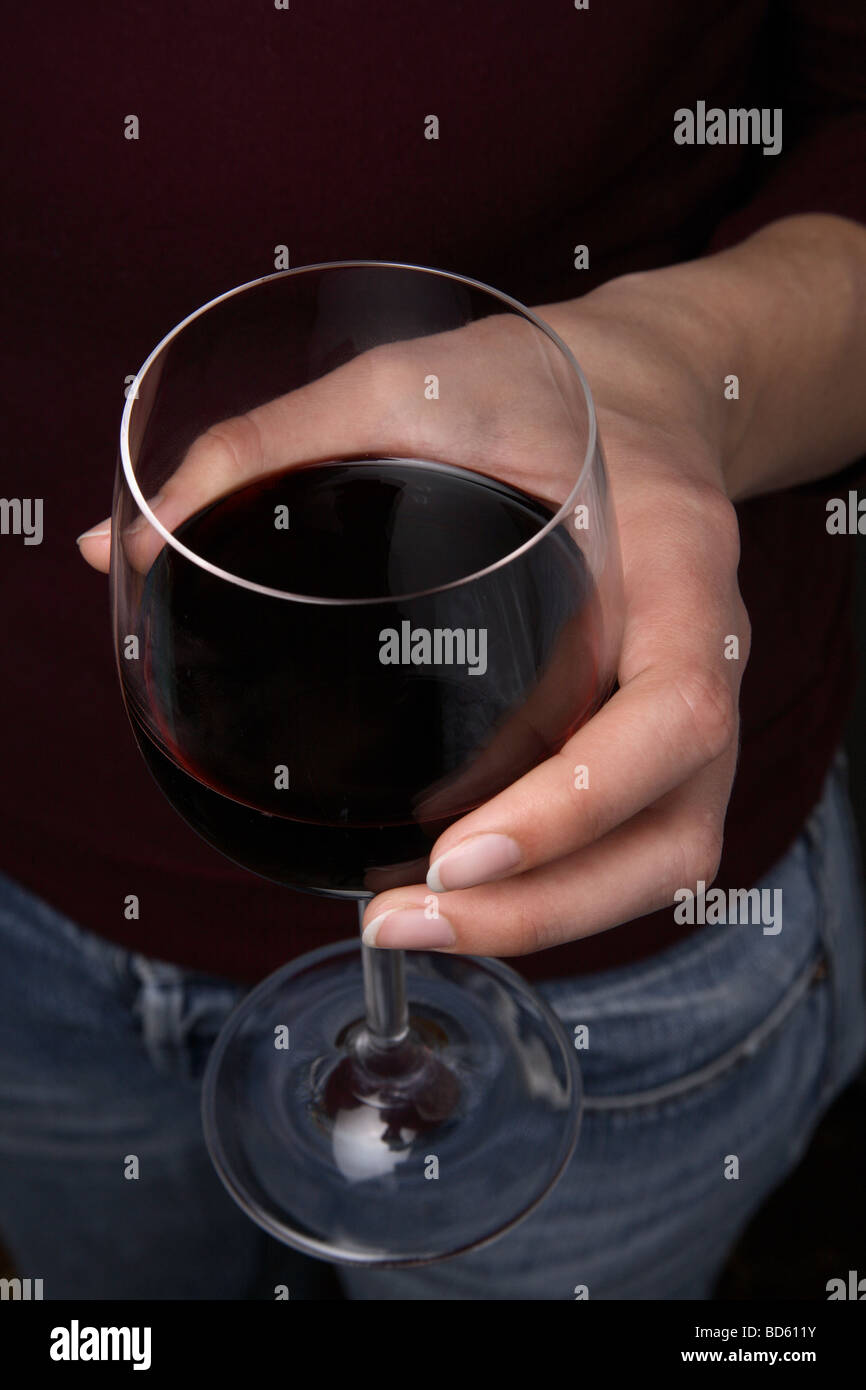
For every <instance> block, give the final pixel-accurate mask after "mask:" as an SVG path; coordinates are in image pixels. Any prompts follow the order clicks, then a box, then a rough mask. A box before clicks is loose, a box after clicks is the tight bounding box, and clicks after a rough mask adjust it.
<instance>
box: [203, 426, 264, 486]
mask: <svg viewBox="0 0 866 1390" xmlns="http://www.w3.org/2000/svg"><path fill="white" fill-rule="evenodd" d="M201 443H202V446H203V447H204V448H206V449H207V450H208V451H209V454H210V455H211V456H212V457H213V459H214V462H215V463H216V462H217V461H218V462H219V466H220V471H221V472H223V473H225V474H226V475H228V476H231V477H237V478H240V479H243V478H247V477H249V476H250V474H251V473H253V472H254V471H255V469H256V468H257V467H258V465H259V463H260V461H261V440H260V438H259V433H258V430H257V428H256V426H255V424H254V423H253V421H252V420H251V419H250V417H249V416H248V415H237V416H235V417H234V418H233V419H231V420H222V421H221V422H220V423H219V424H218V425H211V427H210V429H208V430H206V431H205V433H204V435H203V436H202V439H201Z"/></svg>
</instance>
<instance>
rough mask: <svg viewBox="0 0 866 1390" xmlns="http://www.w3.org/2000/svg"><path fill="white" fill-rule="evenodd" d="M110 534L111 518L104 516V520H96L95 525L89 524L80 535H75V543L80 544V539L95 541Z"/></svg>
mask: <svg viewBox="0 0 866 1390" xmlns="http://www.w3.org/2000/svg"><path fill="white" fill-rule="evenodd" d="M110 535H111V520H110V518H109V517H106V518H105V520H104V521H98V522H97V523H96V525H95V526H91V528H90V530H89V531H82V532H81V535H80V536H76V537H75V544H76V545H80V544H81V542H82V541H95V540H97V539H100V540H102V539H104V538H105V537H106V536H110Z"/></svg>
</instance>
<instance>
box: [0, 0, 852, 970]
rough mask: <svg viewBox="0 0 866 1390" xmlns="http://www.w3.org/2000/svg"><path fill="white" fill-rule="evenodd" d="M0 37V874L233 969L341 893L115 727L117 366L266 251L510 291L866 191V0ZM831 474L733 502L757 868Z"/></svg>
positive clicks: (328, 935) (815, 579) (824, 642)
mask: <svg viewBox="0 0 866 1390" xmlns="http://www.w3.org/2000/svg"><path fill="white" fill-rule="evenodd" d="M771 14H772V23H771V22H770V15H771ZM13 29H14V31H15V32H13V33H12V35H11V37H10V40H9V50H10V57H11V59H12V63H11V64H10V67H11V72H10V76H9V81H10V83H11V84H12V85H13V86H15V85H16V84H17V98H16V105H17V110H14V111H13V114H12V117H11V119H10V120H9V121H8V122H7V133H8V134H9V135H11V136H12V137H13V140H14V148H13V150H12V154H11V167H10V169H9V171H8V172H7V176H6V180H5V183H6V193H7V209H8V211H7V213H6V216H5V218H4V220H3V223H2V228H0V236H2V241H3V246H4V250H3V267H4V282H5V287H6V288H7V290H11V294H12V300H13V304H12V323H11V325H10V326H9V327H8V328H7V331H6V333H5V334H4V348H5V363H4V368H3V381H4V386H5V387H6V396H7V402H8V406H7V418H6V422H5V432H6V436H7V438H6V445H7V448H6V459H5V462H4V474H3V484H2V489H0V490H2V492H3V494H4V496H7V497H11V496H20V497H28V496H29V497H42V498H44V517H45V538H44V541H43V543H42V544H41V545H40V546H35V545H34V546H25V545H24V544H23V539H22V538H21V537H16V536H11V535H6V536H0V563H2V574H3V593H4V598H5V602H4V610H5V612H4V618H5V634H4V655H5V663H4V666H5V670H4V677H3V682H2V686H0V710H2V717H3V725H4V728H5V732H6V739H5V750H4V754H3V767H4V773H5V777H4V791H3V796H2V808H0V867H2V869H3V870H4V871H5V872H6V873H8V874H9V875H11V876H13V877H15V878H17V879H18V880H19V881H21V882H22V883H24V884H25V885H27V886H29V887H30V888H31V889H33V890H35V891H36V892H37V893H39V894H41V895H42V896H43V897H44V898H45V899H47V900H48V901H49V902H51V903H53V904H54V905H55V906H57V907H58V908H60V909H61V910H63V911H64V912H65V913H67V914H68V915H69V916H71V917H72V918H74V919H76V920H77V921H78V922H80V923H81V924H82V925H84V926H86V927H89V928H91V929H92V930H94V931H96V932H98V933H101V934H102V935H104V936H108V937H111V938H113V939H115V940H117V941H121V942H124V943H126V944H127V945H129V946H131V947H133V948H135V949H137V950H142V951H145V952H147V953H149V954H151V955H156V956H162V957H164V958H167V959H170V960H176V961H179V962H181V963H185V964H187V965H190V966H193V967H196V968H199V969H202V970H206V971H212V972H217V973H224V974H226V975H230V976H236V977H237V978H239V979H249V980H253V979H255V978H257V977H259V976H260V975H261V974H263V973H264V972H266V971H269V970H270V969H272V968H274V967H276V966H277V965H279V964H280V963H281V962H283V961H284V960H285V959H287V958H288V957H289V956H291V955H294V954H297V953H299V952H301V951H304V950H307V949H309V948H310V947H312V946H315V945H320V944H322V943H323V942H324V941H326V940H330V939H332V938H335V937H340V936H345V935H347V934H348V933H350V932H351V931H353V930H354V922H353V909H352V908H351V906H349V905H347V904H345V903H341V902H337V901H333V900H328V899H323V898H315V897H307V896H302V895H298V894H294V893H291V892H289V891H287V890H285V889H280V888H278V887H276V886H274V885H272V884H269V883H266V882H264V881H263V880H260V879H256V878H253V877H252V876H251V875H249V874H246V873H244V872H243V871H242V870H240V869H237V868H235V867H234V866H233V865H232V864H230V863H229V862H228V861H226V860H224V859H222V858H221V857H220V855H219V854H218V853H217V852H216V851H215V850H212V849H210V848H209V847H207V846H206V845H205V844H204V843H203V842H201V841H200V840H199V839H198V838H197V837H196V836H195V834H194V833H193V832H192V831H191V830H189V829H188V828H187V827H186V826H185V825H184V824H183V822H182V821H181V820H180V818H179V817H178V816H177V815H176V814H175V812H174V811H173V810H172V809H171V807H170V806H169V805H168V803H167V802H166V801H164V799H163V798H162V796H161V794H160V792H159V791H158V790H157V788H156V786H155V785H154V783H153V782H152V781H151V779H150V776H149V775H148V773H147V771H146V769H145V767H144V764H143V762H142V760H141V757H140V755H139V753H138V751H137V749H136V747H135V744H134V742H133V737H132V733H131V731H130V729H129V728H128V726H127V723H126V719H125V715H124V713H123V709H122V705H121V699H120V692H119V689H118V687H117V681H116V677H115V673H114V668H113V658H112V653H111V646H110V639H109V624H108V605H107V594H106V583H105V580H104V578H102V577H101V576H98V575H96V574H94V573H92V572H90V571H88V570H87V569H86V567H85V566H84V564H83V563H82V562H81V560H80V559H79V557H78V555H77V553H76V550H75V545H74V537H75V536H76V535H77V534H78V532H80V531H82V530H83V529H85V527H87V526H88V525H91V524H92V523H93V522H95V521H96V520H98V519H99V518H100V517H102V516H104V515H105V514H106V512H107V511H108V509H109V499H110V491H111V480H112V474H113V469H114V465H115V458H116V441H117V435H118V425H119V419H120V413H121V410H122V407H123V391H124V381H125V377H126V376H127V374H132V373H134V372H135V371H136V370H137V368H138V366H139V365H140V363H141V362H142V361H143V360H144V358H145V356H146V355H147V353H148V352H149V351H150V349H151V348H152V347H153V345H154V344H155V343H156V342H157V341H158V340H159V339H160V338H161V337H162V336H163V334H164V333H166V332H167V331H168V329H169V328H171V327H172V326H173V325H174V324H175V323H176V322H178V321H179V320H180V319H181V318H183V317H184V316H185V315H186V314H187V313H189V312H190V311H191V310H192V309H194V308H195V307H197V306H198V305H199V304H201V303H203V302H205V301H207V300H208V299H210V298H212V297H213V296H215V295H217V294H218V293H220V292H221V291H223V290H226V289H228V288H229V287H231V286H234V285H237V284H240V283H241V282H243V281H246V280H250V279H254V278H256V277H257V276H259V275H262V274H266V273H268V272H269V271H271V270H272V269H273V258H274V247H275V246H276V245H278V244H280V243H286V244H287V245H288V246H289V249H290V256H291V264H292V265H296V266H297V265H302V264H304V263H309V262H314V261H327V260H340V259H355V258H370V259H383V260H404V261H411V262H418V263H422V264H428V265H432V266H437V267H441V268H444V269H447V270H455V271H460V272H462V273H464V274H468V275H471V276H476V277H478V278H480V279H482V280H485V281H488V282H490V283H492V284H494V285H496V286H497V287H499V288H501V289H503V290H505V291H507V292H509V293H510V294H512V295H515V296H516V297H517V298H519V299H521V300H523V301H524V302H526V303H529V304H537V303H543V302H545V301H551V300H556V299H565V298H570V297H573V296H576V295H580V294H583V293H584V292H585V291H586V290H588V289H590V288H592V286H594V285H597V284H599V283H600V282H601V281H603V280H606V279H608V278H609V277H611V276H613V275H617V274H620V273H622V272H624V271H628V270H634V269H641V268H648V267H652V266H661V265H667V264H671V263H674V262H677V261H681V260H684V259H688V258H689V257H693V256H696V255H699V254H701V253H702V252H704V251H706V250H707V249H708V248H711V247H720V246H721V245H723V244H726V243H731V242H734V241H736V240H738V239H740V238H742V237H743V236H744V235H746V234H747V233H748V232H750V231H751V230H753V229H755V228H757V227H758V226H760V225H762V224H763V223H765V222H768V221H771V220H773V219H774V218H777V217H780V216H783V215H785V214H787V213H792V212H796V211H814V210H826V211H835V212H838V213H842V214H844V215H847V216H851V217H861V218H863V217H866V206H864V204H866V181H864V179H863V178H862V172H861V171H862V165H863V152H864V143H866V139H864V128H866V120H864V109H863V98H864V93H863V84H862V74H863V71H864V62H866V52H864V48H866V9H864V6H863V4H862V0H822V3H821V4H820V5H815V4H814V3H812V0H788V3H786V4H785V5H776V4H769V3H759V2H758V0H725V3H722V0H700V2H699V0H692V3H689V4H683V3H682V0H657V3H656V4H653V5H647V4H645V3H640V0H618V3H617V4H616V5H615V6H612V5H603V4H601V3H599V4H595V3H594V0H593V3H592V5H591V6H590V8H589V9H588V10H576V9H575V8H574V7H573V6H572V5H571V4H570V3H569V0H559V3H555V4H554V3H548V4H547V5H544V6H535V7H532V8H530V7H527V6H526V5H525V4H523V3H517V0H498V3H497V4H496V5H490V6H487V7H486V9H485V8H484V7H481V8H479V7H473V6H469V5H468V4H464V3H461V0H438V3H437V4H436V5H434V6H423V5H421V6H418V7H416V8H414V9H413V10H412V11H411V14H409V13H407V11H406V8H405V6H404V5H397V4H380V5H376V6H371V5H369V4H368V3H366V0H363V2H362V0H343V3H342V4H340V5H339V6H337V7H334V6H330V7H323V6H302V5H292V7H291V9H290V10H288V11H283V10H277V9H276V8H274V7H273V6H271V5H269V4H268V3H262V4H259V5H255V6H253V5H238V4H237V3H232V2H230V0H200V3H198V4H188V5H184V6H176V5H171V4H169V3H167V2H166V3H164V4H157V3H154V2H153V0H149V2H148V3H127V4H124V5H117V4H114V3H111V4H109V3H95V4H94V3H91V4H90V5H88V6H86V7H84V8H82V7H80V6H69V7H67V6H54V7H52V8H51V13H50V16H47V15H46V13H45V12H44V9H43V7H41V6H31V7H25V6H20V7H19V8H18V10H17V12H16V16H15V19H14V21H13ZM698 101H705V102H706V103H707V105H708V106H712V105H716V106H721V107H723V108H728V107H732V106H751V105H755V106H759V107H782V108H783V111H784V129H783V138H784V148H783V152H782V153H781V154H779V155H777V156H772V155H766V156H765V155H763V154H762V152H761V150H760V148H754V147H748V146H745V147H744V146H737V145H693V146H688V145H680V144H677V143H676V142H675V140H674V138H673V134H674V112H675V110H676V109H677V108H678V107H692V108H694V107H695V106H696V104H697V102H698ZM131 114H134V115H137V116H138V117H139V121H140V138H139V139H138V140H137V141H132V140H127V139H125V138H124V120H125V117H126V116H127V115H131ZM428 114H435V115H437V116H438V117H439V121H440V134H439V139H438V141H431V140H426V139H425V138H424V135H423V132H424V118H425V116H427V115H428ZM858 165H859V168H858V167H857V166H858ZM578 243H586V244H587V245H588V247H589V249H590V267H591V268H590V269H589V270H588V271H587V270H583V271H580V270H576V269H575V268H574V253H573V248H574V247H575V245H576V244H578ZM819 311H820V310H819V308H816V312H819ZM734 367H735V364H732V369H733V368H734ZM848 486H849V482H848V480H847V479H840V478H837V479H833V480H830V481H829V482H827V483H824V484H821V485H818V486H815V487H813V488H807V489H800V490H798V491H796V492H791V493H786V494H778V495H775V496H773V497H769V498H764V499H760V500H756V501H752V502H749V503H747V504H745V505H743V506H741V507H740V509H739V512H740V519H741V524H742V532H743V563H742V587H743V592H744V596H745V600H746V604H747V606H748V608H749V611H750V613H751V617H752V622H753V626H754V646H753V654H752V659H751V664H750V665H749V668H748V670H747V672H746V677H745V683H744V686H743V701H742V703H743V720H744V722H743V746H742V756H741V760H740V768H739V773H738V777H737V782H736V786H735V790H734V795H733V800H732V803H731V808H730V813H729V816H728V828H727V842H726V848H725V856H724V862H723V865H722V869H721V874H720V878H719V883H720V885H721V886H738V887H747V886H749V885H750V884H751V883H752V882H753V881H754V880H755V879H756V877H758V876H760V875H761V874H762V873H764V872H765V871H766V870H767V869H768V868H769V867H770V866H771V865H772V864H773V862H774V861H775V860H776V859H777V857H778V856H779V855H781V854H782V853H783V852H784V851H785V849H786V848H787V847H788V846H789V845H790V843H791V841H792V839H793V838H794V837H795V835H796V834H797V832H798V830H799V829H800V827H801V825H802V823H803V821H804V819H805V817H806V815H807V814H808V812H809V810H810V808H811V806H812V805H813V803H814V802H815V800H816V798H817V796H818V794H819V790H820V787H821V783H822V779H823V777H824V774H825V771H826V768H827V765H828V762H829V759H830V757H831V755H832V751H833V749H834V747H835V745H836V744H837V742H838V741H839V738H840V735H841V731H842V728H843V725H844V722H845V717H846V711H847V702H848V698H849V693H850V689H851V674H852V673H851V666H852V657H851V650H852V648H851V641H850V636H849V628H848V619H849V611H848V610H849V602H850V576H849V560H850V543H849V542H848V541H847V540H845V539H843V538H841V537H829V536H828V535H827V533H826V530H825V526H824V520H825V514H824V502H825V498H826V497H827V496H830V495H842V494H843V491H844V489H846V488H847V487H848ZM129 893H136V894H137V895H138V896H139V898H140V902H141V916H140V920H138V921H132V922H130V921H127V920H126V919H125V917H124V910H123V908H124V898H125V896H126V895H127V894H129ZM579 922H580V906H579V903H576V904H575V924H576V926H579ZM682 931H683V928H681V927H677V926H676V925H675V924H674V922H673V915H672V911H666V912H662V913H656V914H654V915H653V916H652V917H650V918H645V919H642V920H641V921H639V922H634V923H631V924H629V925H627V926H623V927H620V928H619V929H618V930H616V931H614V932H609V933H607V934H604V935H601V936H597V937H594V938H588V939H587V940H585V941H582V942H577V943H574V944H572V945H570V946H567V947H562V948H557V949H555V950H551V951H548V952H544V953H541V954H539V955H537V956H534V957H525V958H523V960H521V961H520V962H519V965H520V968H522V969H524V970H525V972H526V973H527V974H529V975H533V976H545V975H556V974H561V973H564V972H566V971H573V970H581V969H583V970H587V969H595V968H598V967H599V966H608V965H614V964H617V963H621V962H622V961H625V960H629V959H633V958H635V957H637V956H639V955H644V954H646V953H648V952H650V951H653V950H657V949H658V948H659V947H661V946H662V945H664V944H666V943H667V942H668V941H670V940H672V939H674V937H675V936H676V935H678V934H680V933H682Z"/></svg>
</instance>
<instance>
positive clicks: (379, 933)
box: [361, 907, 457, 951]
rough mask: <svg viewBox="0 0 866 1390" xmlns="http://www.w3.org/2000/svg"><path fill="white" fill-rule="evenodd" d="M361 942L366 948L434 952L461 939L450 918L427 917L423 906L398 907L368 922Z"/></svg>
mask: <svg viewBox="0 0 866 1390" xmlns="http://www.w3.org/2000/svg"><path fill="white" fill-rule="evenodd" d="M361 940H362V941H363V943H364V945H365V946H388V947H394V948H396V949H397V950H404V951H433V950H436V949H438V948H439V947H441V946H453V945H454V943H455V942H456V940H457V937H456V936H455V935H454V928H453V927H452V926H451V923H450V922H449V921H448V918H447V917H427V916H425V913H424V909H423V907H394V908H391V910H390V911H389V912H383V913H381V914H380V916H378V917H374V918H373V920H372V922H368V924H367V926H366V927H365V928H364V932H363V935H362V937H361Z"/></svg>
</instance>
